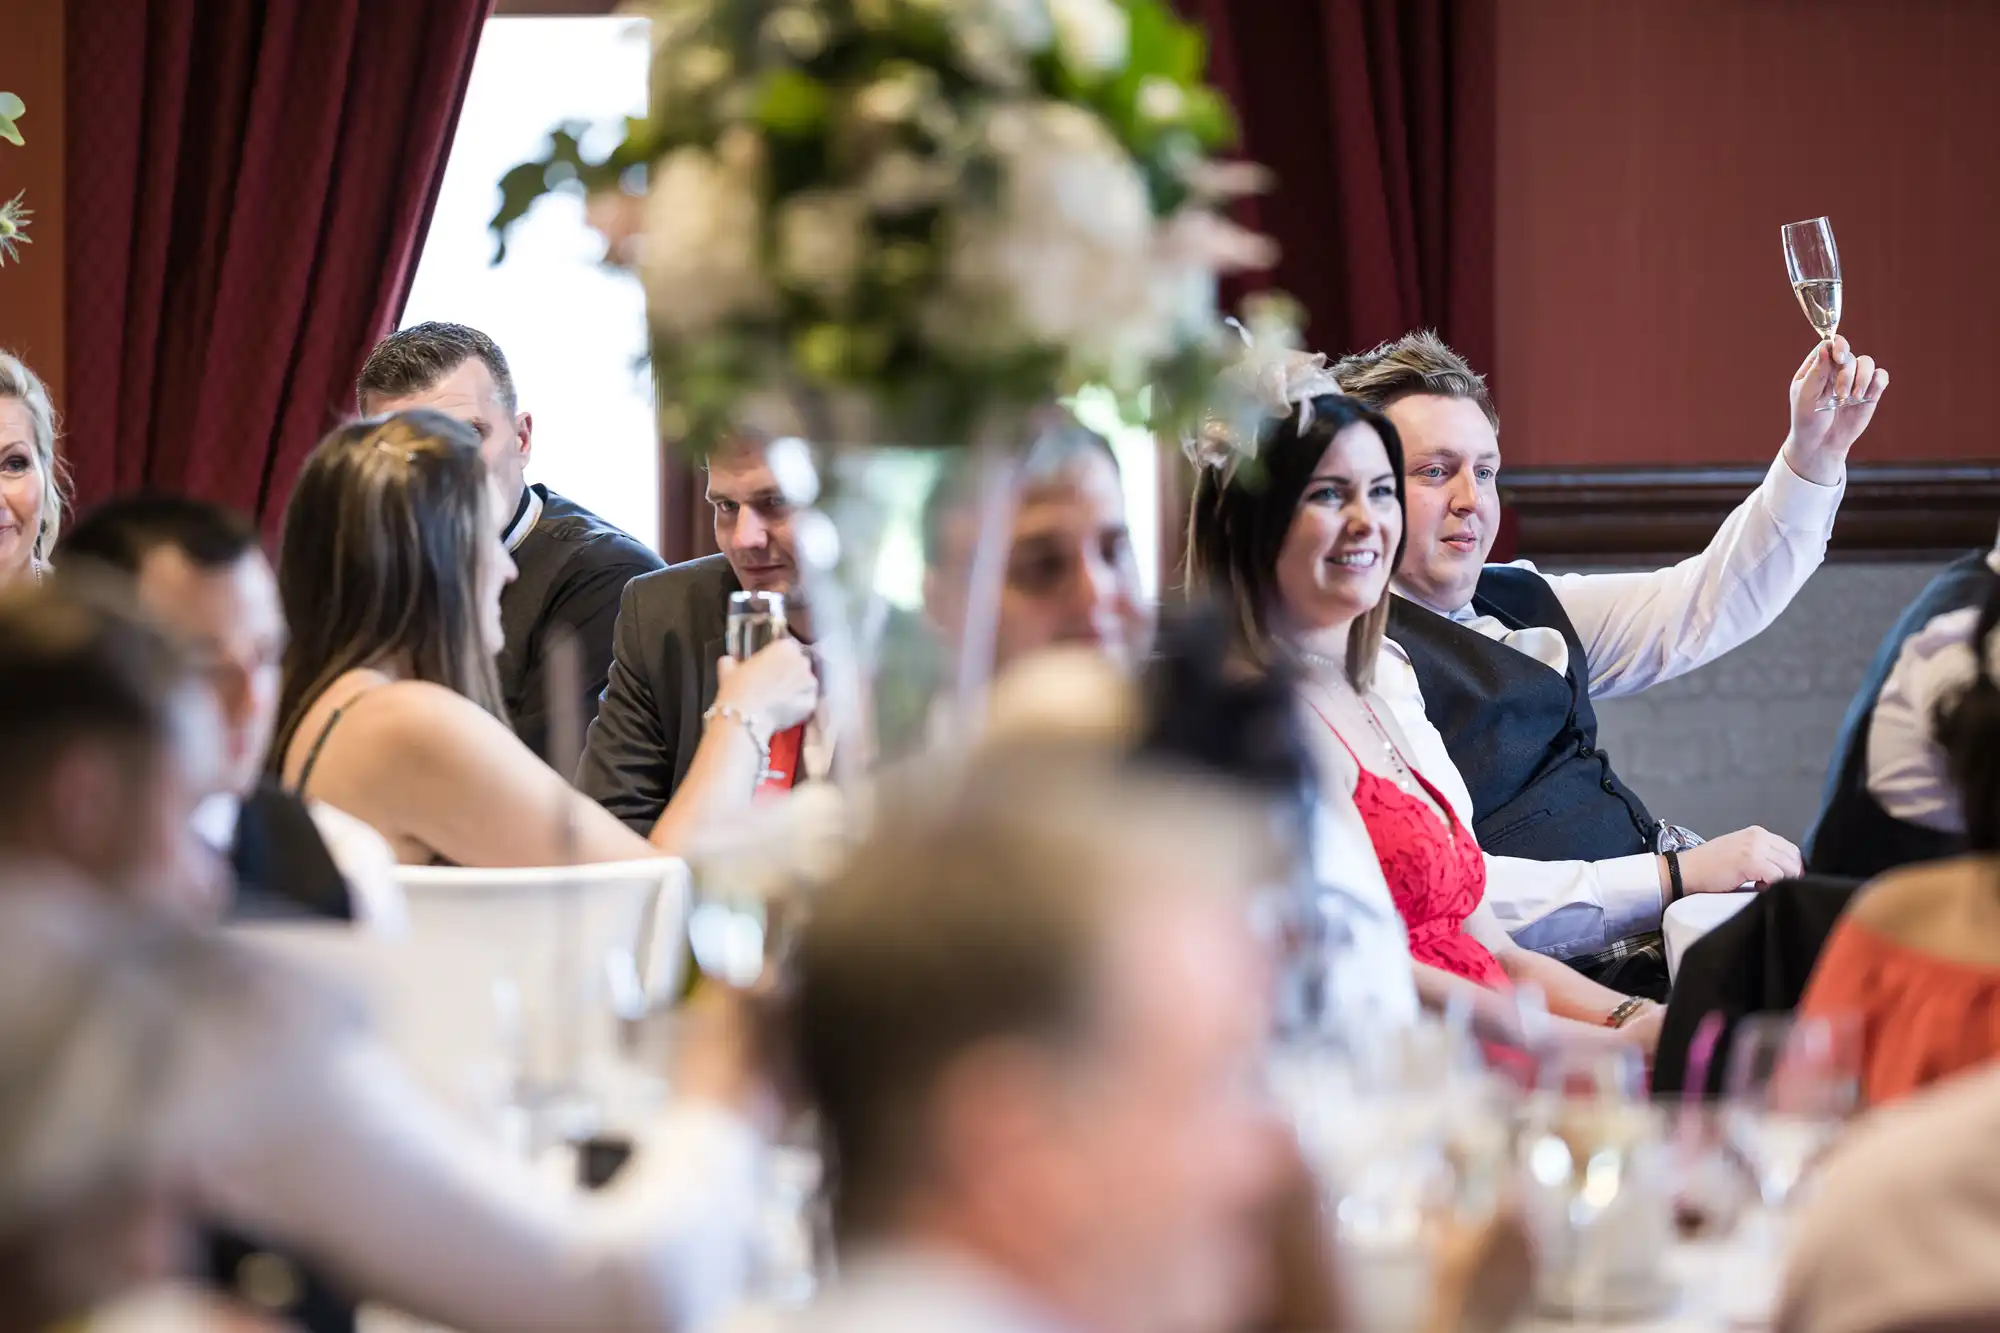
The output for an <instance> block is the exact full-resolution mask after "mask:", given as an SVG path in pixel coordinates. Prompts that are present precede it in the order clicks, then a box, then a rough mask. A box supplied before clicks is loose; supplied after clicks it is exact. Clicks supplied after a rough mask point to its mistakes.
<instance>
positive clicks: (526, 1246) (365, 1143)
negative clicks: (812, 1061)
mask: <svg viewBox="0 0 2000 1333" xmlns="http://www.w3.org/2000/svg"><path fill="white" fill-rule="evenodd" d="M318 1054H319V1055H320V1056H321V1058H316V1059H305V1060H297V1061H289V1062H287V1064H288V1065H289V1066H290V1067H289V1068H287V1069H285V1070H284V1071H283V1073H285V1074H290V1075H292V1079H291V1081H290V1083H289V1086H283V1087H281V1088H280V1089H276V1090H275V1091H277V1092H278V1093H279V1095H280V1096H282V1098H283V1102H284V1106H285V1108H286V1113H285V1114H282V1115H266V1116H263V1117H260V1120H261V1124H260V1125H259V1128H258V1131H257V1132H254V1133H242V1134H236V1135H232V1136H230V1138H229V1140H228V1141H227V1142H224V1143H218V1144H216V1145H214V1147H213V1148H212V1149H211V1150H210V1151H209V1152H208V1153H207V1155H206V1157H205V1160H203V1161H202V1162H201V1163H200V1166H199V1169H198V1171H197V1176H196V1181H197V1190H198V1193H199V1196H200V1197H201V1199H202V1200H203V1202H204V1203H205V1204H206V1205H207V1206H208V1209H209V1211H210V1214H211V1215H212V1216H215V1217H217V1218H218V1219H220V1220H222V1221H224V1222H226V1223H229V1224H231V1225H234V1226H236V1227H239V1228H241V1229H243V1230H245V1231H249V1232H251V1233H253V1234H257V1235H265V1236H269V1237H271V1238H272V1240H273V1241H274V1242H276V1243H278V1244H281V1245H284V1246H286V1247H287V1248H291V1249H294V1250H296V1251H297V1252H298V1253H299V1254H300V1255H301V1256H302V1257H305V1258H307V1259H309V1261H311V1262H312V1263H314V1264H315V1265H316V1266H318V1267H321V1268H323V1269H324V1270H325V1271H326V1272H327V1273H328V1275H329V1276H330V1277H333V1278H335V1279H336V1280H338V1281H340V1282H342V1283H343V1285H345V1286H346V1287H348V1288H349V1289H350V1290H352V1291H354V1292H356V1293H357V1294H358V1295H360V1296H362V1297H363V1298H364V1299H368V1300H375V1301H380V1302H382V1303H384V1304H388V1305H391V1306H393V1307H395V1308H398V1309H401V1310H403V1311H405V1312H407V1313H409V1314H412V1315H415V1316H416V1317H418V1318H420V1319H425V1320H430V1321H433V1322H436V1323H440V1324H444V1325H447V1326H449V1327H453V1328H467V1329H484V1330H491V1331H493V1333H558V1331H560V1333H568V1331H569V1330H573V1329H579V1328H591V1329H683V1328H690V1327H693V1326H695V1325H697V1324H699V1323H702V1322H705V1321H707V1320H709V1319H711V1318H713V1317H715V1316H717V1315H719V1314H720V1313H721V1312H722V1311H723V1310H725V1309H727V1308H728V1306H729V1304H730V1303H731V1302H732V1301H733V1300H735V1299H736V1298H737V1297H738V1296H739V1295H740V1293H741V1291H742V1290H743V1286H742V1284H743V1281H744V1279H745V1276H746V1273H747V1265H748V1262H749V1255H750V1237H751V1236H752V1234H753V1229H754V1224H755V1209H756V1200H757V1188H756V1172H757V1170H758V1165H759V1161H760V1152H759V1143H758V1139H757V1136H756V1133H755V1131H754V1130H753V1129H751V1127H750V1126H749V1125H748V1124H747V1123H745V1122H742V1121H740V1120H738V1119H737V1118H736V1117H734V1116H731V1115H729V1114H728V1113H726V1112H724V1111H721V1110H719V1109H709V1108H702V1107H698V1106H693V1107H684V1108H678V1109H676V1110H674V1111H672V1112H670V1113H668V1115H667V1117H666V1118H665V1120H664V1122H663V1123H662V1124H661V1125H660V1126H659V1127H658V1129H657V1132H655V1133H653V1134H651V1135H649V1136H648V1138H647V1140H646V1142H645V1143H644V1145H642V1148H641V1152H640V1155H639V1157H638V1158H637V1159H636V1160H635V1161H634V1163H633V1165H632V1166H631V1167H629V1168H628V1174H629V1175H630V1177H631V1178H630V1179H629V1180H628V1179H626V1178H624V1177H621V1178H620V1180H619V1181H618V1182H617V1183H616V1184H615V1185H614V1186H613V1187H612V1189H610V1190H608V1191H606V1192H605V1193H603V1194H600V1195H593V1196H582V1195H570V1194H566V1193H564V1192H562V1191H559V1190H556V1189H554V1188H551V1187H550V1186H549V1185H547V1184H546V1183H544V1182H543V1181H541V1180H539V1179H538V1178H536V1176H535V1175H534V1174H533V1173H532V1172H531V1171H530V1170H529V1169H528V1167H527V1166H526V1164H524V1163H521V1162H518V1161H516V1160H514V1159H512V1158H510V1157H508V1156H507V1155H506V1154H504V1153H503V1152H501V1151H500V1150H499V1149H498V1148H497V1147H495V1146H489V1145H488V1144H487V1142H486V1141H485V1140H483V1139H481V1138H480V1137H479V1136H478V1135H477V1134H476V1133H473V1132H470V1131H469V1130H468V1127H467V1126H465V1125H464V1124H461V1123H459V1122H458V1121H456V1120H455V1119H454V1118H453V1117H452V1116H451V1115H449V1114H448V1113H446V1112H445V1111H443V1110H442V1109H441V1108H440V1107H439V1106H438V1105H437V1104H436V1103H434V1102H432V1101H431V1100H429V1099H428V1098H427V1097H425V1096H424V1095H423V1094H422V1093H421V1092H420V1091H419V1090H418V1089H417V1088H416V1086H415V1085H414V1084H412V1083H411V1082H410V1081H409V1079H408V1078H407V1077H405V1076H404V1074H403V1072H402V1070H401V1067H400V1066H399V1065H398V1064H397V1062H396V1061H395V1060H394V1059H393V1058H392V1057H391V1056H389V1054H388V1053H387V1051H386V1050H385V1049H384V1048H383V1047H382V1046H380V1045H379V1044H378V1043H375V1042H373V1041H372V1040H369V1039H366V1038H364V1037H360V1036H353V1037H348V1038H344V1039H342V1040H340V1041H339V1042H338V1043H336V1044H335V1045H334V1046H333V1048H332V1049H328V1050H324V1051H322V1052H319V1053H318ZM266 1090H267V1091H273V1089H270V1088H268V1087H267V1089H266Z"/></svg>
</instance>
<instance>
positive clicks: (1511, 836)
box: [1333, 332, 1889, 989]
mask: <svg viewBox="0 0 2000 1333" xmlns="http://www.w3.org/2000/svg"><path fill="white" fill-rule="evenodd" d="M1333 374H1334V377H1335V378H1336V379H1338V380H1339V381H1340V385H1341V388H1342V390H1343V391H1344V392H1346V393H1349V394H1352V395H1353V396H1355V397H1357V398H1359V399H1361V400H1362V401H1363V402H1365V403H1367V404H1369V405H1370V406H1371V407H1374V408H1376V409H1377V410H1378V411H1381V412H1382V413H1383V414H1384V415H1385V416H1387V417H1388V418H1389V420H1390V421H1391V422H1392V423H1393V424H1394V425H1395V427H1396V430H1397V433H1398V434H1399V435H1400V436H1401V437H1402V442H1403V464H1404V473H1405V494H1406V503H1407V519H1406V528H1405V531H1406V554H1405V556H1404V558H1403V563H1402V565H1401V567H1400V568H1399V569H1398V570H1397V574H1396V581H1395V591H1396V593H1397V596H1396V598H1395V599H1394V606H1393V608H1392V610H1391V613H1390V617H1389V640H1388V642H1387V643H1386V644H1385V648H1384V661H1383V670H1382V672H1381V673H1380V674H1379V675H1378V687H1379V688H1381V689H1382V691H1383V693H1384V695H1385V696H1386V697H1388V698H1389V699H1390V701H1391V702H1392V704H1393V705H1395V706H1396V707H1397V708H1399V709H1402V710H1405V711H1406V716H1407V715H1408V712H1409V711H1413V710H1417V709H1421V710H1422V711H1423V712H1424V713H1425V714H1426V715H1427V716H1428V718H1429V720H1430V723H1431V724H1432V725H1434V726H1435V728H1436V731H1437V733H1438V734H1440V735H1441V736H1442V738H1443V742H1444V748H1445V750H1446V751H1448V752H1449V758H1450V760H1451V761H1452V762H1451V764H1449V765H1447V764H1444V763H1441V762H1433V763H1432V764H1431V766H1430V767H1431V768H1433V769H1434V770H1435V771H1437V772H1438V773H1440V774H1442V776H1443V778H1444V783H1443V785H1444V787H1445V790H1446V794H1447V795H1448V796H1451V797H1452V798H1453V799H1454V801H1455V802H1456V803H1457V804H1459V806H1460V807H1461V809H1462V810H1464V811H1465V812H1466V813H1468V814H1469V815H1470V816H1471V819H1472V821H1473V829H1474V831H1475V833H1476V834H1477V836H1478V838H1479V843H1480V846H1481V847H1482V848H1483V849H1484V850H1485V851H1486V852H1487V853H1488V854H1489V857H1491V858H1492V859H1491V860H1490V861H1489V896H1490V897H1491V899H1492V901H1493V904H1494V908H1495V910H1496V911H1497V912H1498V913H1499V915H1500V918H1501V920H1502V922H1503V923H1504V924H1505V925H1506V926H1507V928H1508V930H1509V932H1510V933H1511V934H1512V935H1513V936H1514V937H1515V939H1516V940H1518V941H1519V942H1520V943H1522V944H1523V945H1526V946H1527V947H1529V948H1533V949H1537V950H1539V951H1541V952H1544V953H1549V954H1552V955H1554V956H1556V957H1559V958H1564V959H1567V960H1570V961H1573V962H1578V963H1579V964H1580V965H1583V967H1584V970H1585V971H1587V972H1590V973H1592V974H1593V975H1595V976H1598V977H1599V978H1600V979H1601V980H1605V981H1606V982H1607V983H1609V984H1612V985H1619V984H1620V982H1621V971H1631V970H1634V969H1628V968H1626V967H1625V964H1626V962H1627V961H1628V956H1629V955H1630V954H1631V953H1632V952H1633V949H1632V947H1631V946H1629V945H1627V944H1626V943H1624V942H1625V941H1628V940H1630V939H1632V938H1634V937H1640V936H1643V935H1645V934H1646V933H1647V932H1652V931H1657V930H1658V929H1659V925H1660V914H1661V912H1662V910H1663V909H1664V907H1665V905H1666V904H1667V903H1668V902H1670V901H1672V900H1673V899H1674V898H1677V897H1679V896H1680V895H1681V894H1682V893H1683V892H1721V891H1727V890H1731V889H1735V888H1738V887H1740V886H1742V885H1744V884H1764V883H1768V882H1770V881H1772V880H1776V879H1781V878H1785V877H1787V876H1790V875H1795V874H1797V873H1798V872H1799V869H1800V865H1799V853H1798V850H1797V849H1796V848H1795V847H1793V846H1792V845H1791V844H1790V843H1789V842H1786V841H1785V840H1784V839H1782V838H1780V837H1777V836H1776V835H1774V834H1771V833H1768V832H1766V831H1765V830H1763V829H1761V828H1746V829H1742V830H1739V831H1737V832H1735V833H1731V834H1729V835H1727V836H1724V837H1721V838H1717V839H1716V840H1715V841H1713V842H1709V843H1705V844H1704V843H1701V842H1700V840H1699V839H1697V838H1694V837H1693V835H1690V834H1687V833H1686V832H1685V831H1684V830H1680V829H1676V828H1674V827H1672V826H1670V825H1667V824H1665V823H1664V822H1663V821H1659V820H1656V819H1655V818H1654V817H1653V814H1652V812H1651V811H1649V810H1648V809H1647V808H1646V805H1645V803H1644V802H1643V801H1641V800H1640V799H1639V797H1638V795H1637V794H1636V793H1634V792H1633V791H1632V790H1631V789H1630V788H1628V787H1627V786H1626V785H1625V784H1624V782H1623V781H1621V780H1620V779H1619V777H1618V775H1617V773H1616V772H1614V771H1613V769H1612V766H1611V759H1610V756H1609V755H1607V754H1606V753H1605V752H1604V751H1603V750H1602V749H1601V748H1599V746H1598V744H1597V720H1596V715H1595V713H1594V712H1593V711H1592V700H1593V699H1602V698H1612V697H1616V696H1618V695H1623V694H1632V693H1636V692H1638V691H1640V690H1643V689H1646V688H1647V687H1649V686H1652V685H1656V684H1659V683H1661V682H1662V681H1667V680H1672V679H1673V678H1675V677H1677V676H1680V675H1683V674H1685V673H1687V672H1689V671H1692V670H1694V669H1695V668H1697V667H1700V666H1702V665H1704V664H1706V663H1708V662H1711V661H1713V660H1714V659H1716V658H1717V657H1720V656H1721V655H1722V654H1723V653H1725V652H1728V651H1729V650H1730V649H1731V648H1734V647H1736V646H1737V645H1739V644H1741V643H1743V642H1744V641H1746V640H1748V639H1750V638H1751V637H1753V636H1754V635H1756V634H1758V633H1760V632H1761V631H1762V630H1763V629H1764V628H1765V627H1766V626H1768V625H1769V624H1770V623H1771V622H1772V621H1773V620H1775V619H1776V618H1777V616H1778V613H1779V612H1781V611H1783V610H1784V608H1785V607H1786V605H1788V604H1789V603H1790V601H1791V599H1792V597H1793V596H1794V595H1796V594H1797V592H1798V590H1799V589H1800V587H1802V586H1803V585H1804V584H1805V581H1806V579H1807V578H1808V577H1810V576H1811V574H1812V572H1813V571H1814V570H1815V569H1817V568H1818V567H1819V564H1820V561H1821V560H1822V559H1823V558H1824V557H1825V554H1826V543H1827V538H1828V536H1829V535H1830V534H1831V532H1832V529H1833V519H1834V515H1835V513H1836V511H1837V510H1838V509H1839V506H1840V498H1841V495H1842V492H1843V490H1844V488H1845V485H1846V460H1847V453H1848V450H1849V449H1850V448H1851V447H1852V446H1853V444H1854V442H1855V440H1857V439H1858V438H1859V437H1860V436H1861V434H1862V432H1863V431H1865V430H1866V429H1867V428H1868V423H1869V421H1870V420H1871V419H1872V418H1873V416H1874V413H1875V408H1874V403H1875V402H1876V400H1878V399H1879V398H1880V397H1881V395H1882V393H1883V391H1884V390H1885V389H1886V388H1887V386H1888V379H1889V376H1888V372H1887V371H1886V370H1878V369H1877V368H1876V366H1875V362H1874V359H1873V358H1872V357H1866V356H1863V357H1858V358H1857V357H1856V356H1855V355H1854V354H1853V353H1852V352H1850V351H1849V350H1848V346H1847V340H1846V339H1845V338H1835V339H1833V340H1831V341H1830V342H1826V343H1822V344H1820V345H1819V346H1817V347H1815V348H1814V349H1813V352H1812V354H1811V355H1810V356H1808V357H1807V358H1806V360H1805V362H1804V364H1802V365H1801V366H1800V367H1799V369H1798V372H1797V373H1796V374H1795V375H1794V376H1793V377H1792V381H1791V430H1790V433H1789V434H1788V435H1787V436H1786V438H1785V441H1784V444H1783V446H1782V448H1781V449H1780V451H1779V456H1778V457H1777V458H1776V459H1775V460H1774V461H1773V462H1772V464H1771V468H1770V470H1769V472H1768V473H1767V474H1766V476H1765V479H1764V482H1763V484H1762V485H1761V486H1759V487H1758V488H1757V490H1756V491H1755V492H1754V493H1752V494H1751V495H1750V497H1749V498H1747V499H1746V500H1745V501H1744V502H1743V503H1742V504H1741V505H1739V506H1738V507H1737V509H1736V511H1735V512H1734V513H1732V514H1731V515H1730V516H1729V517H1728V518H1727V519H1726V520H1724V522H1723V524H1722V527H1721V528H1720V529H1719V530H1718V531H1717V533H1716V536H1715V538H1714V540H1713V541H1711V542H1710V543H1709V545H1708V548H1707V549H1706V550H1705V551H1703V552H1702V553H1701V554H1699V555H1697V556H1694V557H1693V558H1691V559H1688V560H1684V561H1682V562H1681V563H1680V564H1678V565H1674V566H1671V567H1670V568H1667V569H1661V570H1656V571H1654V572H1652V573H1642V574H1597V575H1584V574H1562V575H1554V576H1549V575H1544V574H1542V573H1541V572H1539V571H1538V570H1536V568H1535V567H1534V566H1533V565H1532V564H1530V563H1528V562H1526V561H1517V562H1515V563H1513V564H1510V565H1489V564H1488V563H1487V555H1488V554H1489V553H1490V552H1491V550H1492V547H1493V541H1494V538H1495V537H1496V536H1497V535H1498V532H1499V522H1500V494H1499V489H1498V481H1499V475H1500V438H1499V428H1500V418H1499V413H1498V412H1497V411H1496V410H1495V407H1494V404H1493V400H1492V397H1491V395H1490V394H1489V393H1488V392H1487V389H1486V384H1485V381H1484V380H1483V379H1482V377H1481V376H1480V375H1479V374H1478V373H1477V372H1475V371H1474V370H1473V369H1472V367H1471V366H1469V365H1468V364H1466V362H1465V361H1464V359H1463V358H1461V357H1459V356H1458V355H1457V354H1456V353H1454V352H1453V351H1452V350H1451V349H1450V348H1449V347H1447V346H1445V344H1444V343H1443V342H1442V341H1441V340H1440V339H1439V338H1438V337H1437V335H1436V334H1434V333H1429V332H1417V333H1411V334H1408V335H1405V336H1404V337H1402V338H1399V339H1397V340H1396V341H1394V342H1390V343H1384V344H1382V345H1381V346H1379V347H1376V348H1374V349H1373V350H1371V351H1368V352H1363V353H1360V354H1358V355H1355V356H1350V357H1348V358H1346V359H1345V360H1343V361H1341V362H1340V363H1339V364H1337V365H1336V366H1334V367H1333ZM1832 394H1838V395H1842V396H1846V395H1849V394H1853V395H1854V396H1856V397H1858V398H1861V399H1864V400H1865V401H1864V402H1863V403H1862V404H1861V405H1859V406H1854V407H1846V408H1842V409H1840V410H1838V411H1820V410H1818V409H1819V408H1820V406H1821V404H1822V403H1823V402H1824V401H1825V400H1826V399H1827V397H1828V396H1829V395H1832ZM1413 721H1414V720H1413ZM1409 730H1410V731H1411V732H1412V734H1413V736H1415V737H1417V744H1418V745H1419V747H1420V748H1421V747H1422V746H1424V745H1425V744H1426V742H1425V741H1424V739H1423V736H1424V734H1425V733H1426V732H1428V731H1429V728H1428V727H1424V726H1420V725H1412V726H1411V727H1410V728H1409ZM1436 758H1437V759H1440V760H1441V759H1442V758H1443V756H1437V757H1436ZM1454 766H1455V768H1456V772H1455V773H1454V772H1453V771H1452V769H1453V767H1454ZM1461 776H1462V778H1463V782H1462V783H1460V782H1459V781H1458V778H1459V777H1461ZM1547 863H1556V864H1547ZM1641 966H1642V969H1644V970H1649V971H1651V973H1652V979H1651V980H1649V981H1648V982H1647V985H1646V987H1645V988H1647V989H1656V988H1657V987H1658V986H1659V985H1661V984H1663V983H1664V972H1663V971H1659V970H1657V964H1656V962H1655V961H1654V960H1652V959H1650V958H1648V959H1647V960H1646V961H1645V963H1644V964H1642V965H1641ZM1625 979H1626V980H1628V981H1630V980H1632V978H1625ZM1634 984H1635V985H1636V984H1637V983H1636V982H1634Z"/></svg>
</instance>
